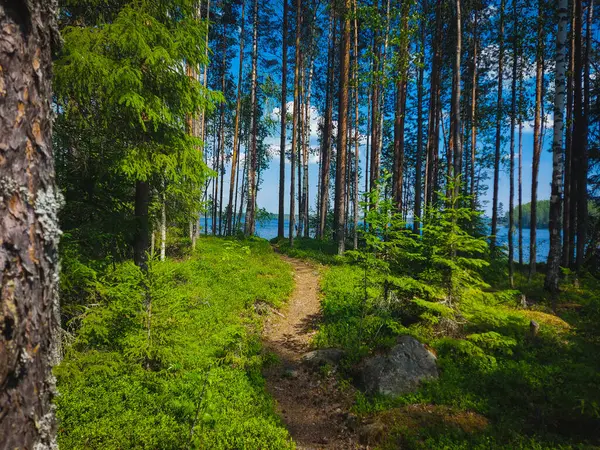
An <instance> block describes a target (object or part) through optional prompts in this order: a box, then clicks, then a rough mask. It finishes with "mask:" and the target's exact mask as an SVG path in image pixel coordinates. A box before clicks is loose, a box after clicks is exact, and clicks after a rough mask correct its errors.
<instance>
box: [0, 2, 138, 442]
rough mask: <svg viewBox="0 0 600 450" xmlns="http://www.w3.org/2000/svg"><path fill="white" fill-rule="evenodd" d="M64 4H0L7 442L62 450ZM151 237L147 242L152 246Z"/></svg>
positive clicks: (0, 407) (2, 375)
mask: <svg viewBox="0 0 600 450" xmlns="http://www.w3.org/2000/svg"><path fill="white" fill-rule="evenodd" d="M56 13H57V2H56V1H54V0H52V1H40V0H27V1H23V0H13V1H10V2H0V67H1V68H2V72H1V73H2V74H1V75H0V80H3V81H4V80H6V83H7V84H4V83H2V82H0V84H2V88H1V89H0V91H2V94H0V97H1V99H2V100H1V101H0V136H1V141H2V145H0V161H2V163H1V165H2V169H1V170H0V191H1V194H0V242H2V251H1V252H0V266H1V267H2V272H1V274H2V275H0V323H2V324H3V325H2V333H0V386H1V388H0V436H2V437H1V438H0V439H1V440H2V444H1V446H2V448H6V449H14V448H23V449H26V448H27V449H39V450H46V449H47V450H50V449H55V448H57V444H56V420H55V417H54V406H53V404H52V401H53V398H54V396H55V394H56V391H55V379H54V376H53V375H52V366H53V365H55V364H57V363H58V362H59V360H60V353H61V351H60V340H59V337H58V335H57V333H58V331H59V327H60V310H59V304H58V241H59V238H60V235H61V232H60V229H59V223H58V210H59V208H60V204H61V202H62V196H61V195H60V192H59V191H58V188H57V186H56V182H55V175H54V158H53V150H52V109H51V101H52V84H51V81H52V48H51V46H53V47H54V48H55V49H56V48H57V47H58V43H59V35H58V30H57V29H56ZM147 239H148V238H146V240H147Z"/></svg>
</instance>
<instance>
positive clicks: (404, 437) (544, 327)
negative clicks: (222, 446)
mask: <svg viewBox="0 0 600 450" xmlns="http://www.w3.org/2000/svg"><path fill="white" fill-rule="evenodd" d="M303 245H304V242H303V241H300V242H299V243H297V246H296V247H297V248H296V249H294V252H295V253H296V254H303V255H304V256H305V257H313V258H314V259H315V260H318V261H326V260H327V259H328V258H332V256H331V254H330V255H322V254H319V253H320V252H323V251H326V250H324V249H327V248H328V247H327V246H326V245H317V244H316V243H312V244H310V245H305V246H303ZM302 246H303V247H302ZM284 251H285V248H284ZM501 266H502V264H495V263H493V264H492V266H490V267H489V268H487V269H483V270H482V272H481V275H482V277H483V279H484V280H485V281H486V282H487V283H488V284H487V286H485V287H472V288H468V289H465V290H464V291H463V292H462V293H461V296H460V300H458V301H455V302H454V304H453V305H452V306H451V307H450V306H448V305H447V304H445V303H444V302H443V301H440V299H436V298H435V295H434V294H435V291H432V292H430V293H429V294H431V295H428V293H427V292H422V291H421V292H419V295H415V296H413V297H407V296H406V295H405V294H406V292H407V289H406V286H407V284H410V283H408V281H407V280H403V282H402V283H401V284H400V287H399V288H395V287H394V286H391V287H389V290H388V291H387V293H386V294H384V293H383V291H382V290H381V286H380V285H379V284H378V283H377V282H374V281H373V278H376V275H374V274H372V273H369V269H367V271H365V268H364V267H363V265H362V264H361V263H360V262H356V261H355V260H353V259H350V258H348V259H346V262H345V263H340V261H339V260H338V263H337V264H335V265H330V266H329V267H327V268H325V269H324V271H323V276H322V283H321V284H322V285H321V288H322V292H323V299H322V311H323V323H322V325H321V328H320V331H319V333H318V334H317V335H316V337H315V343H316V345H318V346H319V347H340V348H344V349H346V350H347V351H348V353H349V354H350V355H351V356H350V358H349V360H348V361H347V369H348V371H347V372H346V373H347V375H348V376H349V377H350V376H351V375H350V374H351V373H352V366H353V365H354V363H356V362H357V361H359V360H360V359H361V358H362V357H363V356H365V355H367V354H369V353H371V352H373V351H376V350H378V349H382V348H385V347H388V346H390V345H392V344H393V343H394V341H395V338H396V337H397V336H398V335H401V334H410V335H413V336H415V337H417V338H418V339H420V340H421V341H422V342H424V343H425V344H426V345H428V346H429V347H430V348H431V349H432V350H433V351H434V352H435V353H436V354H437V356H438V363H439V367H440V369H441V370H440V374H441V376H440V379H439V380H438V381H435V382H431V383H428V384H426V385H424V386H423V387H422V389H420V390H419V391H418V392H416V393H414V394H410V395H405V396H402V397H399V398H395V399H384V398H369V397H366V396H364V395H362V394H359V395H358V397H357V399H356V404H355V410H356V412H357V413H359V414H360V415H361V416H362V417H363V418H364V419H365V420H367V421H372V420H374V421H375V422H377V421H383V422H384V423H385V426H383V429H385V430H386V431H385V433H384V435H385V436H384V437H383V438H381V439H380V440H379V444H380V445H381V446H382V448H415V449H416V448H423V449H425V448H436V449H438V448H443V449H471V448H480V449H490V448H506V449H513V448H522V449H542V448H544V449H546V448H547V449H554V448H599V447H598V446H599V445H600V339H599V338H598V336H599V335H600V327H599V325H598V324H599V323H600V320H599V319H600V283H599V282H598V281H597V280H596V279H595V278H593V277H587V278H584V279H582V280H581V281H580V285H579V287H575V286H573V284H572V283H569V282H568V280H567V281H566V282H565V283H564V285H563V286H562V289H563V292H562V294H561V296H560V299H559V300H558V302H557V304H556V313H553V311H552V308H551V307H552V302H551V301H550V299H549V298H547V297H546V294H545V293H544V291H543V289H542V286H543V275H542V274H539V275H537V276H536V277H535V278H534V279H533V280H532V281H531V282H528V281H527V279H526V277H524V276H521V275H520V274H519V275H517V278H516V286H517V288H518V289H512V290H511V289H508V286H507V285H506V282H504V281H503V280H506V279H507V278H506V276H505V275H506V274H505V272H504V269H503V267H501ZM503 275H504V276H503ZM365 277H366V280H367V282H365ZM411 289H412V287H411ZM396 292H397V293H398V294H396ZM521 293H524V294H526V297H527V300H528V302H529V306H528V307H527V308H523V307H522V306H521ZM386 296H387V298H385V297H386ZM531 320H534V321H536V322H537V323H538V324H539V325H540V328H539V333H538V335H537V336H535V337H534V336H532V335H531V333H530V322H531ZM473 424H475V425H473Z"/></svg>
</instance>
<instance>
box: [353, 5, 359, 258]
mask: <svg viewBox="0 0 600 450" xmlns="http://www.w3.org/2000/svg"><path fill="white" fill-rule="evenodd" d="M357 12H358V5H357V1H356V0H354V70H353V78H354V80H353V84H354V250H358V183H359V179H358V166H359V163H360V156H359V147H360V143H359V136H360V133H359V126H360V118H359V106H360V105H359V87H360V86H359V80H358V58H359V48H358V19H357Z"/></svg>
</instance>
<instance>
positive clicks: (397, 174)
mask: <svg viewBox="0 0 600 450" xmlns="http://www.w3.org/2000/svg"><path fill="white" fill-rule="evenodd" d="M409 12H410V3H409V2H408V1H404V2H402V13H401V14H402V19H401V22H402V30H401V34H400V46H399V49H398V51H399V55H398V67H397V69H398V75H397V80H396V115H395V118H394V171H393V184H392V191H393V194H392V195H393V199H394V205H395V207H396V209H397V211H398V212H402V187H403V184H404V123H405V116H406V111H405V110H406V87H407V76H408V58H409V54H408V43H409V36H408V31H409V30H408V14H409Z"/></svg>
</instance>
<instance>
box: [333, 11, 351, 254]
mask: <svg viewBox="0 0 600 450" xmlns="http://www.w3.org/2000/svg"><path fill="white" fill-rule="evenodd" d="M349 9H350V0H344V4H343V7H342V8H341V20H343V22H342V23H343V26H342V40H341V42H340V86H339V105H338V106H339V109H338V111H339V112H338V144H337V160H336V171H335V172H336V175H335V212H334V215H335V217H336V218H337V220H336V224H337V227H336V236H335V238H336V241H337V244H338V254H340V255H341V254H343V253H344V250H345V241H344V238H345V231H346V211H345V206H346V205H345V198H344V197H345V195H344V190H345V186H344V185H345V181H346V139H347V135H346V133H347V129H348V80H349V69H350V18H349V17H348V11H349Z"/></svg>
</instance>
